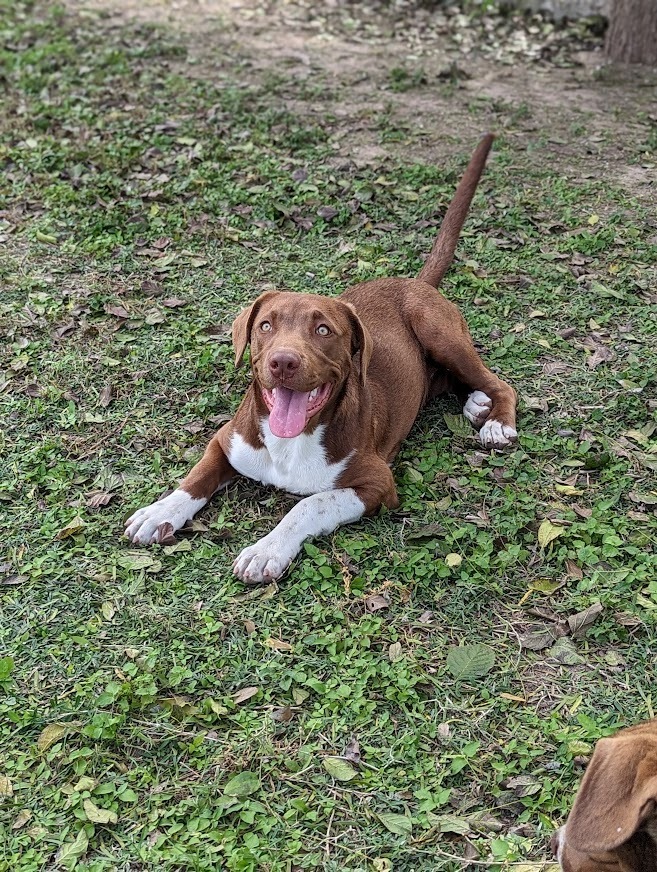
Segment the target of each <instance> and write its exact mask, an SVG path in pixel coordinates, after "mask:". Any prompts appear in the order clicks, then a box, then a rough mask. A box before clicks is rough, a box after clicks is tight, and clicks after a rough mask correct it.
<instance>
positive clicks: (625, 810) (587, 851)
mask: <svg viewBox="0 0 657 872" xmlns="http://www.w3.org/2000/svg"><path fill="white" fill-rule="evenodd" d="M552 847H553V850H554V851H555V853H557V850H558V851H559V854H560V859H561V868H562V869H563V872H657V719H656V720H651V721H648V722H646V723H643V724H638V725H637V726H635V727H629V728H628V729H626V730H621V731H620V732H619V733H616V735H615V736H613V737H612V738H609V739H601V740H600V741H599V742H598V744H597V745H596V748H595V752H594V754H593V757H592V759H591V762H590V763H589V765H588V768H587V770H586V773H585V774H584V778H583V779H582V783H581V785H580V788H579V791H578V793H577V797H576V798H575V804H574V805H573V808H572V811H571V812H570V815H569V817H568V821H567V822H566V825H565V826H564V827H562V828H561V830H559V832H558V833H556V834H555V836H554V837H553V841H552Z"/></svg>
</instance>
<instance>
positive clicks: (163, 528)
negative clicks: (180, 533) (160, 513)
mask: <svg viewBox="0 0 657 872" xmlns="http://www.w3.org/2000/svg"><path fill="white" fill-rule="evenodd" d="M175 532H176V531H175V530H174V529H173V524H170V523H169V522H168V521H165V522H164V523H163V524H160V525H159V526H158V528H157V533H158V539H157V541H158V542H159V543H160V545H175V544H176V541H177V540H176V537H175V536H174V533H175Z"/></svg>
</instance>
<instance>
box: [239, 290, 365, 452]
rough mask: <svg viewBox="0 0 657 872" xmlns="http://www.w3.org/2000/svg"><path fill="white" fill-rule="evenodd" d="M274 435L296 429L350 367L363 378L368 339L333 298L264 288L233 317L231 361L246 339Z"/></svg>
mask: <svg viewBox="0 0 657 872" xmlns="http://www.w3.org/2000/svg"><path fill="white" fill-rule="evenodd" d="M249 344H250V346H251V366H252V369H253V374H254V377H255V381H256V390H260V391H261V393H262V397H263V399H264V402H265V404H266V406H267V408H268V409H269V426H270V429H271V431H272V433H274V435H276V436H281V437H285V438H289V437H292V436H298V435H299V434H300V433H302V432H303V431H304V430H305V428H306V426H307V425H308V423H309V422H310V421H311V420H312V419H313V418H315V417H316V416H317V415H319V414H320V413H321V411H322V409H323V408H324V407H325V406H326V405H327V403H329V401H330V399H331V397H334V396H335V395H336V394H337V392H338V390H339V388H340V387H341V386H342V385H343V384H344V383H345V382H346V380H347V379H348V378H349V376H350V375H351V374H352V372H353V373H355V374H357V376H358V378H359V379H360V381H361V383H363V384H364V382H365V377H366V374H367V364H368V363H369V359H370V356H371V354H372V341H371V339H370V335H369V333H368V332H367V330H366V328H365V327H364V326H363V324H362V323H361V321H360V318H359V317H358V315H357V314H356V311H355V310H354V309H353V308H352V307H351V306H350V305H349V304H348V303H344V302H342V301H341V300H340V299H339V298H338V299H332V298H330V297H320V296H317V295H316V294H296V293H292V292H289V291H267V292H266V293H264V294H262V295H261V296H260V297H258V299H257V300H256V301H255V302H254V303H253V304H252V305H251V306H249V308H248V309H245V310H244V311H243V312H241V313H240V314H239V315H238V316H237V318H236V319H235V322H234V323H233V345H234V346H235V364H236V365H237V366H239V365H240V363H241V362H242V359H243V357H244V352H245V351H246V347H247V345H249Z"/></svg>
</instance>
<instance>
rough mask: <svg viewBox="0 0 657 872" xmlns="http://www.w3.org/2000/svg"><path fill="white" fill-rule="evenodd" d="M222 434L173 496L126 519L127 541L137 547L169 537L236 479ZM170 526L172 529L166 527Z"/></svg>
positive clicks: (216, 438) (217, 436)
mask: <svg viewBox="0 0 657 872" xmlns="http://www.w3.org/2000/svg"><path fill="white" fill-rule="evenodd" d="M221 432H222V431H221V430H220V431H219V433H217V434H216V435H215V436H214V437H213V439H212V441H211V442H210V444H209V445H208V447H207V448H206V450H205V454H204V455H203V457H202V458H201V459H200V460H199V462H198V463H197V464H196V466H194V467H193V468H192V470H191V472H190V473H189V475H187V476H185V478H184V479H183V480H182V481H181V482H180V485H179V486H178V487H177V488H176V490H175V491H174V492H173V493H171V494H169V495H168V496H166V497H164V498H163V499H161V500H157V502H155V503H151V505H150V506H145V507H144V508H143V509H138V510H137V511H136V512H135V513H134V515H132V516H131V517H130V518H128V520H127V521H126V529H125V535H126V536H127V537H128V539H131V540H132V541H133V542H135V543H136V544H138V545H151V544H153V543H154V542H159V541H160V540H161V539H162V534H163V533H164V532H165V531H166V532H168V533H169V534H170V533H172V532H174V531H175V530H179V529H180V528H181V527H183V526H184V525H185V523H186V522H187V521H189V520H190V519H191V518H193V517H194V515H195V514H196V513H197V512H198V511H199V510H200V509H202V508H203V506H204V505H205V504H206V503H207V502H208V500H209V499H210V497H211V496H212V494H213V493H215V491H217V490H218V489H219V488H220V487H222V486H223V485H225V484H227V483H228V482H229V481H230V480H231V479H232V478H234V477H235V475H236V473H235V470H234V469H233V467H232V466H231V465H230V463H229V462H228V458H227V457H226V453H225V451H224V449H223V447H222V445H221V442H220V435H221ZM169 525H170V526H171V527H172V528H173V530H170V529H169V528H168V527H169Z"/></svg>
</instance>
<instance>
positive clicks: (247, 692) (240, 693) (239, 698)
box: [233, 687, 260, 705]
mask: <svg viewBox="0 0 657 872" xmlns="http://www.w3.org/2000/svg"><path fill="white" fill-rule="evenodd" d="M259 690H260V688H259V687H243V688H242V689H241V690H237V691H235V693H234V694H233V702H234V703H235V705H240V703H243V702H246V701H247V699H251V697H252V696H255V695H256V693H257V692H258V691H259Z"/></svg>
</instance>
